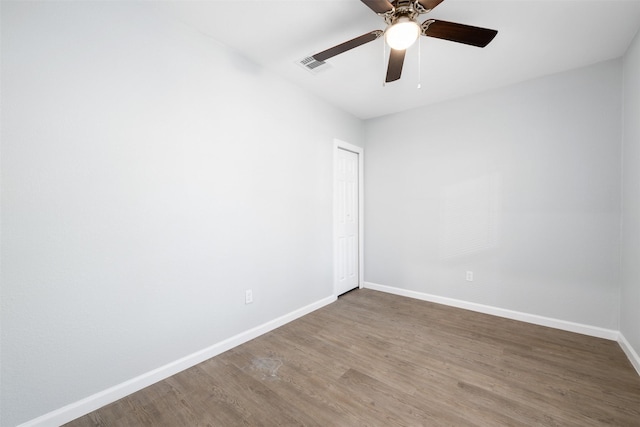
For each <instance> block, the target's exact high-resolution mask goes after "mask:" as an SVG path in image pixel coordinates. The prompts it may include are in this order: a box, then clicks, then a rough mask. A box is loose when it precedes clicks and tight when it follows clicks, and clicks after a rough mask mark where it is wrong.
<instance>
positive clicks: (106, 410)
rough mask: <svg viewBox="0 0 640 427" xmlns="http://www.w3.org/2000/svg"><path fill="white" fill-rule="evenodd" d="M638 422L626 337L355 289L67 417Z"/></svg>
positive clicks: (269, 422)
mask: <svg viewBox="0 0 640 427" xmlns="http://www.w3.org/2000/svg"><path fill="white" fill-rule="evenodd" d="M237 425H246V426H302V425H304V426H491V427H494V426H580V427H585V426H603V425H607V426H625V427H632V426H640V376H638V374H637V373H636V371H635V370H634V369H633V367H632V366H631V363H630V362H629V361H628V360H627V358H626V356H625V355H624V353H623V352H622V350H621V349H620V347H619V346H618V344H617V343H615V342H613V341H608V340H603V339H598V338H592V337H587V336H584V335H579V334H573V333H570V332H564V331H559V330H555V329H550V328H545V327H541V326H535V325H530V324H526V323H522V322H517V321H513V320H508V319H503V318H499V317H493V316H489V315H484V314H480V313H475V312H471V311H466V310H461V309H456V308H452V307H447V306H442V305H438V304H432V303H428V302H424V301H419V300H413V299H409V298H403V297H399V296H394V295H388V294H385V293H380V292H376V291H372V290H366V289H361V290H356V291H353V292H351V293H348V294H346V295H344V296H343V297H340V298H339V299H338V301H337V302H335V303H334V304H331V305H329V306H327V307H324V308H322V309H320V310H317V311H315V312H313V313H311V314H309V315H307V316H305V317H303V318H301V319H298V320H296V321H294V322H291V323H289V324H287V325H285V326H283V327H281V328H279V329H277V330H274V331H272V332H270V333H267V334H265V335H263V336H261V337H259V338H257V339H255V340H253V341H250V342H248V343H246V344H243V345H241V346H239V347H236V348H234V349H233V350H230V351H228V352H226V353H223V354H221V355H219V356H217V357H214V358H212V359H210V360H208V361H206V362H204V363H201V364H199V365H197V366H195V367H193V368H191V369H188V370H186V371H184V372H181V373H179V374H177V375H174V376H173V377H171V378H168V379H166V380H164V381H161V382H159V383H157V384H155V385H152V386H150V387H148V388H146V389H144V390H141V391H139V392H137V393H134V394H132V395H130V396H128V397H126V398H124V399H121V400H119V401H117V402H115V403H113V404H110V405H108V406H105V407H103V408H101V409H99V410H97V411H95V412H93V413H91V414H88V415H86V416H84V417H81V418H79V419H77V420H75V421H73V422H71V423H69V424H67V426H70V427H84V426H237Z"/></svg>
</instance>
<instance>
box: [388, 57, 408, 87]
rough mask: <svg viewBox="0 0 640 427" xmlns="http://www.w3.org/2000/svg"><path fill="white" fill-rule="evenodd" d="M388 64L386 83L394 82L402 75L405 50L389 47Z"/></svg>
mask: <svg viewBox="0 0 640 427" xmlns="http://www.w3.org/2000/svg"><path fill="white" fill-rule="evenodd" d="M390 50H391V52H390V54H389V66H388V67H387V78H386V79H385V80H384V81H385V82H386V83H389V82H394V81H396V80H398V79H399V78H400V76H401V75H402V65H403V64H404V54H405V53H406V52H407V51H406V50H396V49H390Z"/></svg>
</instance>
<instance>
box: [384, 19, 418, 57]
mask: <svg viewBox="0 0 640 427" xmlns="http://www.w3.org/2000/svg"><path fill="white" fill-rule="evenodd" d="M420 32H421V29H420V25H418V23H417V22H416V21H414V20H413V19H410V18H408V17H406V16H401V17H399V18H398V19H397V20H396V21H395V22H394V23H393V25H391V26H390V27H388V28H387V29H386V30H385V32H384V39H385V41H386V42H387V44H388V45H389V47H390V48H391V49H396V50H404V49H407V48H408V47H410V46H411V45H412V44H414V43H415V42H416V40H417V39H418V36H420Z"/></svg>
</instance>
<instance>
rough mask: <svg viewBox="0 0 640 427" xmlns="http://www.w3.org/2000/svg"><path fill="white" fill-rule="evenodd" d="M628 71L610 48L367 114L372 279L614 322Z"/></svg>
mask: <svg viewBox="0 0 640 427" xmlns="http://www.w3.org/2000/svg"><path fill="white" fill-rule="evenodd" d="M621 80H622V74H621V61H619V60H615V61H610V62H605V63H600V64H597V65H594V66H590V67H587V68H583V69H578V70H575V71H571V72H567V73H563V74H558V75H552V76H548V77H544V78H540V79H536V80H533V81H529V82H526V83H522V84H519V85H515V86H510V87H507V88H503V89H500V90H495V91H491V92H488V93H484V94H481V95H476V96H471V97H467V98H464V99H459V100H455V101H450V102H447V103H442V104H437V105H434V106H430V107H424V108H420V109H415V110H411V111H407V112H405V113H401V114H397V115H393V116H388V117H384V118H379V119H374V120H370V121H368V122H367V123H366V138H367V155H366V157H365V162H366V163H365V183H366V186H365V204H366V206H365V218H366V221H365V226H366V229H365V236H366V239H365V253H366V259H365V280H366V281H367V282H372V283H374V284H379V285H384V286H391V287H396V288H400V289H404V290H410V291H416V292H420V293H424V294H431V295H436V296H439V297H448V298H453V299H458V300H462V301H467V302H472V303H477V304H483V305H488V306H492V307H497V308H502V309H508V310H514V311H517V312H522V313H528V314H534V315H538V316H545V317H548V318H553V319H558V320H563V321H568V322H576V323H579V324H583V325H589V326H595V327H599V328H606V329H611V330H618V321H619V298H620V286H619V280H620V279H619V262H620V261H619V259H620V251H619V247H620V155H621V114H622V112H621V90H622V88H621ZM466 271H473V273H474V281H473V282H467V281H465V272H466ZM636 311H637V305H636Z"/></svg>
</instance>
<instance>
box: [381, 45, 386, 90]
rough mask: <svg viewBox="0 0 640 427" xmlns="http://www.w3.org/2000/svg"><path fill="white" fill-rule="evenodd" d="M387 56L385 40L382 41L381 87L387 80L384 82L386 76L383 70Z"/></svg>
mask: <svg viewBox="0 0 640 427" xmlns="http://www.w3.org/2000/svg"><path fill="white" fill-rule="evenodd" d="M386 57H387V42H386V41H384V40H383V41H382V87H385V86H387V82H386V80H387V79H386V76H385V72H386V71H385V70H386V69H387V67H386V62H385V59H386Z"/></svg>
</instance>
